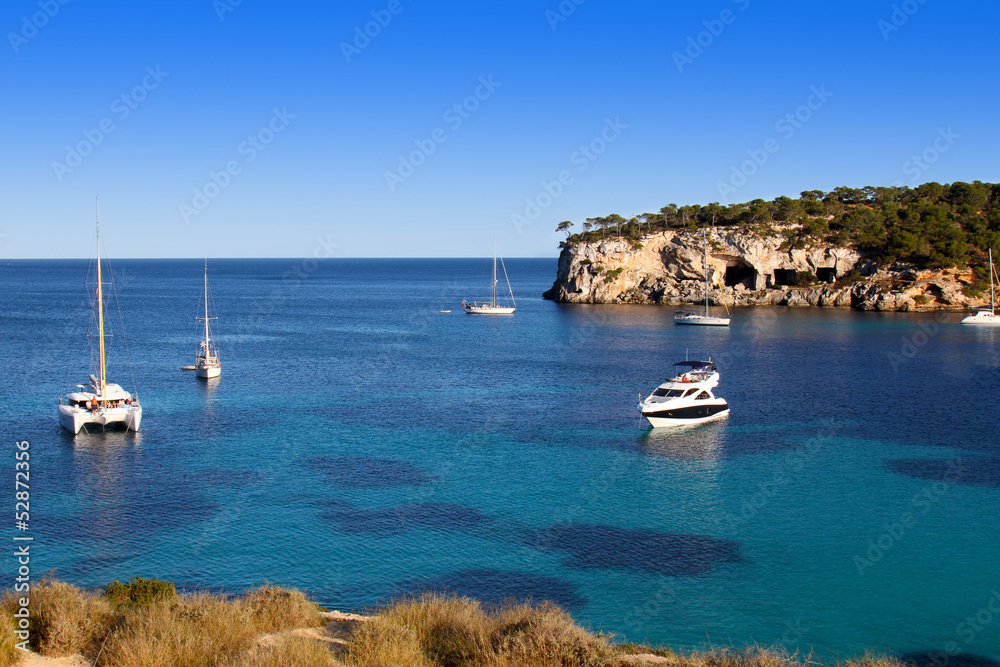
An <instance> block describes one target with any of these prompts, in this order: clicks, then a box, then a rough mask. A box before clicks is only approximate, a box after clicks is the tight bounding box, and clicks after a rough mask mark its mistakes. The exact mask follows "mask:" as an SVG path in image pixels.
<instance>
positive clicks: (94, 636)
mask: <svg viewBox="0 0 1000 667" xmlns="http://www.w3.org/2000/svg"><path fill="white" fill-rule="evenodd" d="M30 599H31V601H30V604H29V611H30V616H29V620H28V623H29V626H30V629H29V630H28V632H27V634H29V635H30V638H29V639H28V640H27V641H28V643H30V645H31V648H33V649H34V650H36V651H38V652H39V653H41V654H43V655H47V656H61V655H72V654H76V653H82V654H83V655H84V656H86V658H87V661H88V662H89V663H92V664H95V665H102V666H103V665H114V666H121V667H159V666H162V667H196V666H198V667H201V666H206V665H214V666H217V667H265V666H268V667H272V666H273V667H278V666H280V667H296V666H299V667H403V666H405V667H571V666H572V667H627V666H628V665H633V664H640V663H639V662H637V660H638V658H637V657H636V654H642V653H646V654H655V655H657V656H660V661H661V662H662V664H667V665H671V666H672V667H817V666H820V667H822V666H823V665H825V664H831V663H824V662H821V661H817V660H816V659H815V658H814V656H812V655H809V656H799V655H797V654H796V655H789V654H788V653H787V652H785V651H784V650H781V649H779V650H776V651H775V650H768V649H764V648H760V647H757V646H754V647H750V648H747V649H732V648H722V649H715V650H712V651H706V652H695V653H676V652H674V651H672V650H670V649H651V648H649V647H646V646H639V645H636V644H626V645H616V644H612V643H611V642H610V641H609V640H610V639H611V637H610V636H609V635H604V634H595V633H592V632H588V631H586V630H584V629H583V628H581V627H580V626H578V625H576V623H574V621H573V619H572V618H571V617H570V616H569V615H567V614H566V613H565V612H563V611H562V610H560V609H559V608H557V607H555V606H553V605H551V604H548V603H543V604H540V605H531V604H525V603H514V602H511V603H508V604H505V605H503V606H502V607H500V608H484V607H483V605H482V604H481V603H479V602H477V601H476V600H472V599H469V598H462V597H456V596H453V595H444V594H436V593H428V594H424V595H422V596H421V597H419V598H415V599H414V598H409V599H404V600H398V601H396V602H394V603H392V604H390V605H388V606H386V607H384V608H382V609H379V610H377V613H376V615H374V616H371V617H368V618H364V617H352V618H350V619H348V620H347V623H349V624H350V626H349V627H350V628H352V629H351V630H349V631H348V635H340V634H339V632H340V629H339V628H342V627H344V626H338V629H337V630H335V634H334V635H324V634H322V632H319V633H317V632H315V631H308V630H303V628H311V627H314V626H319V625H322V624H323V623H325V622H326V619H324V618H323V616H322V615H321V614H320V609H319V607H317V606H316V605H315V604H313V603H312V602H310V601H309V600H308V599H306V597H305V596H304V595H303V594H302V593H301V592H299V591H296V590H288V589H284V588H275V587H271V586H264V587H261V588H257V589H254V590H251V591H248V592H247V593H246V594H244V595H242V596H238V597H227V596H224V595H210V594H205V593H193V594H180V595H179V594H177V592H176V591H175V589H174V586H173V584H170V583H169V582H162V581H158V580H155V579H141V578H134V579H132V580H130V581H129V582H127V583H125V584H121V583H119V582H113V583H112V584H111V585H110V586H108V589H107V590H106V591H104V592H103V594H102V593H100V592H96V591H84V590H81V589H80V588H77V587H76V586H73V585H72V584H67V583H64V582H59V581H43V582H41V583H40V584H39V585H36V586H33V587H32V589H31V593H30ZM19 609H20V601H19V599H18V598H16V597H15V595H14V594H13V593H11V592H8V593H7V594H6V596H5V597H4V599H3V602H2V604H0V625H3V626H4V628H3V632H2V633H0V639H2V640H3V641H2V642H0V666H6V665H14V664H16V663H17V662H18V660H19V658H20V657H21V655H22V652H21V651H20V650H18V649H17V648H15V641H18V640H17V639H15V633H14V629H15V628H16V627H18V623H17V622H15V621H18V620H19V619H20V618H23V617H15V614H16V613H18V610H19ZM343 620H344V618H342V617H338V619H337V620H334V621H332V623H335V624H336V623H342V622H343ZM344 640H346V643H345V642H344ZM927 655H931V654H927ZM944 657H945V661H944V663H939V664H943V665H947V656H944ZM963 657H966V656H957V658H963ZM973 657H975V656H973ZM641 664H645V663H641ZM835 664H837V665H840V666H842V667H918V666H921V665H925V664H928V661H927V659H926V656H925V655H923V654H914V655H913V656H910V657H907V658H904V659H903V660H898V659H895V658H890V657H882V656H876V655H866V656H864V657H862V658H860V659H858V660H846V661H841V662H838V663H835ZM956 664H958V663H956Z"/></svg>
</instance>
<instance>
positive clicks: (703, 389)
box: [639, 360, 729, 427]
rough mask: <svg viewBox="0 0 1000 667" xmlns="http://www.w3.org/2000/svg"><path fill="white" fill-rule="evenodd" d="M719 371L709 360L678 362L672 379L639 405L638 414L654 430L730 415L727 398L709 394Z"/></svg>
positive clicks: (714, 385) (716, 380) (715, 382)
mask: <svg viewBox="0 0 1000 667" xmlns="http://www.w3.org/2000/svg"><path fill="white" fill-rule="evenodd" d="M718 385H719V371H718V369H717V368H716V367H715V364H714V363H712V361H711V360H709V361H678V362H677V363H676V364H674V376H673V377H671V378H667V380H666V381H665V382H664V383H663V384H661V385H660V386H659V387H657V388H656V389H655V390H654V391H653V393H652V394H650V395H649V396H647V397H646V398H644V399H643V400H642V402H640V403H639V411H640V412H641V413H642V416H643V417H645V418H646V419H647V420H648V421H649V423H650V424H652V425H653V426H654V427H659V426H685V425H688V424H700V423H702V422H707V421H710V420H713V419H720V418H722V417H725V416H726V415H728V414H729V404H728V403H726V399H724V398H720V397H718V396H716V395H715V394H714V393H712V389H714V388H715V387H717V386H718Z"/></svg>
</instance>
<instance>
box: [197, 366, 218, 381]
mask: <svg viewBox="0 0 1000 667" xmlns="http://www.w3.org/2000/svg"><path fill="white" fill-rule="evenodd" d="M194 374H195V375H197V376H198V377H200V378H205V379H208V378H217V377H219V376H220V375H222V365H221V364H212V365H207V364H204V365H203V364H199V365H198V366H197V367H196V368H195V369H194Z"/></svg>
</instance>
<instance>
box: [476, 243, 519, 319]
mask: <svg viewBox="0 0 1000 667" xmlns="http://www.w3.org/2000/svg"><path fill="white" fill-rule="evenodd" d="M498 255H499V252H497V244H496V241H494V242H493V284H492V286H491V287H492V294H491V298H490V300H489V301H488V302H486V303H480V302H478V301H473V302H472V303H469V302H467V301H463V302H462V308H464V309H465V312H466V313H469V314H470V315H510V314H511V313H513V312H514V311H515V310H516V309H517V304H516V303H514V290H512V289H511V288H510V278H508V277H507V267H506V266H504V263H503V257H500V266H501V268H503V277H504V280H506V281H507V291H508V292H509V293H510V305H509V306H504V305H501V304H500V303H499V302H498V299H497V282H498V281H497V256H498Z"/></svg>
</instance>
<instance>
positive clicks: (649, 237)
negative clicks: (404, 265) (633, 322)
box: [543, 228, 985, 311]
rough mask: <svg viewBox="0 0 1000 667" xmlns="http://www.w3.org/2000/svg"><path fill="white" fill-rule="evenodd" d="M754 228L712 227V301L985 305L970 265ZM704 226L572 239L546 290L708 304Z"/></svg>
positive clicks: (602, 298)
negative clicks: (921, 263) (889, 258)
mask: <svg viewBox="0 0 1000 667" xmlns="http://www.w3.org/2000/svg"><path fill="white" fill-rule="evenodd" d="M780 231H781V230H780V229H778V230H776V232H778V233H776V234H775V235H767V236H764V235H761V234H758V233H755V232H753V231H750V230H748V229H739V228H716V229H712V230H709V231H708V232H707V233H706V237H707V247H708V283H709V290H708V298H709V302H710V303H711V304H713V305H722V304H725V305H727V306H733V305H736V306H760V305H768V306H771V305H783V306H824V307H841V308H853V309H855V310H882V311H924V310H959V309H965V308H969V307H972V306H979V305H983V303H985V302H984V300H983V299H982V298H978V297H973V296H969V295H968V294H966V291H967V288H969V286H970V285H971V284H972V282H973V273H972V271H971V270H969V269H962V268H946V269H940V270H924V269H918V268H916V267H914V266H910V265H903V264H895V265H893V266H890V267H886V268H881V267H879V266H878V265H877V264H876V262H874V261H872V260H870V259H867V258H865V257H864V256H862V255H861V254H859V253H858V251H857V250H854V249H852V248H848V247H836V246H830V245H814V246H811V247H806V248H790V247H788V243H787V240H786V236H785V235H782V234H780ZM704 248H705V245H704V244H703V240H702V232H700V231H690V230H686V229H685V230H666V231H657V232H653V233H650V234H646V235H644V236H643V237H642V238H641V239H640V240H628V239H624V238H620V237H609V238H607V239H602V240H596V241H590V242H582V241H575V242H574V241H570V242H567V243H565V244H563V249H562V252H561V253H560V255H559V268H558V274H557V277H556V280H555V283H554V284H553V285H552V288H551V289H549V290H548V291H546V292H545V293H544V294H543V296H544V297H545V298H546V299H552V300H554V301H559V302H562V303H635V304H661V305H682V304H698V303H704V301H705V252H704Z"/></svg>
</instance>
